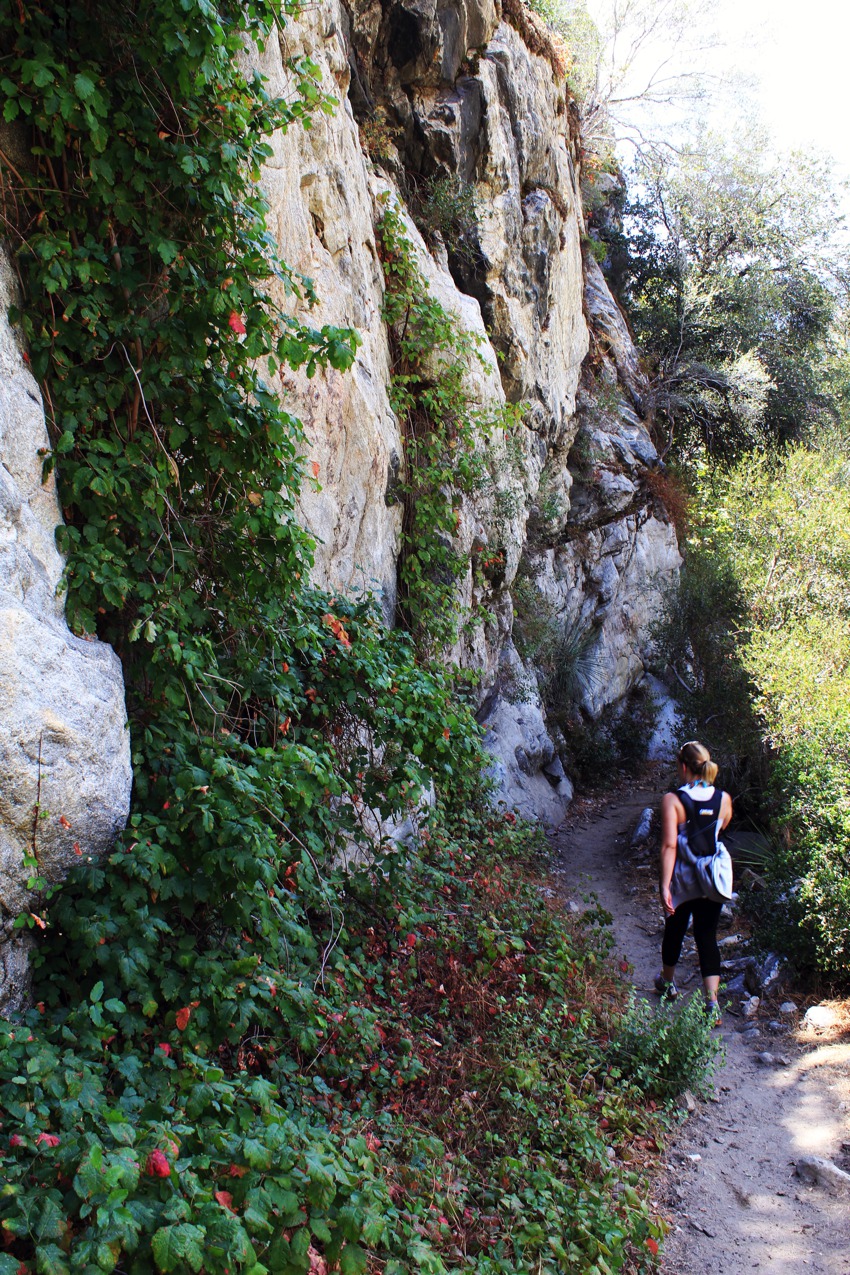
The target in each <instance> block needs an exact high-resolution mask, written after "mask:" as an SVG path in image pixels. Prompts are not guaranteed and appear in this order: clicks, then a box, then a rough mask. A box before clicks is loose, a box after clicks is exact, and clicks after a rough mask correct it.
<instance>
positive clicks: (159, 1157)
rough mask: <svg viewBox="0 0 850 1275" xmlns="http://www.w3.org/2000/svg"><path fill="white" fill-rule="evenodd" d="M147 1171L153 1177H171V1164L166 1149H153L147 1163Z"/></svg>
mask: <svg viewBox="0 0 850 1275" xmlns="http://www.w3.org/2000/svg"><path fill="white" fill-rule="evenodd" d="M145 1172H146V1173H147V1175H148V1177H151V1178H170V1177H171V1165H170V1164H169V1163H168V1156H167V1155H166V1154H165V1152H164V1151H151V1153H150V1155H149V1156H148V1158H147V1163H146V1164H145Z"/></svg>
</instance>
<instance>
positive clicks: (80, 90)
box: [74, 71, 95, 102]
mask: <svg viewBox="0 0 850 1275" xmlns="http://www.w3.org/2000/svg"><path fill="white" fill-rule="evenodd" d="M74 88H75V90H76V93H77V96H78V97H79V98H82V100H83V101H84V102H85V101H86V100H87V99H88V98H90V97H91V95H92V93H93V92H94V90H95V82H94V80H93V79H92V78H91V76H90V75H87V74H86V73H85V71H79V72H78V73H77V74H76V75H75V76H74Z"/></svg>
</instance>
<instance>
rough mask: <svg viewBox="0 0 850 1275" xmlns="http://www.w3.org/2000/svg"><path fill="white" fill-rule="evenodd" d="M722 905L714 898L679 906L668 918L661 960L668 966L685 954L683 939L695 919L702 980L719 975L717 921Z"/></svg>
mask: <svg viewBox="0 0 850 1275" xmlns="http://www.w3.org/2000/svg"><path fill="white" fill-rule="evenodd" d="M722 907H723V904H722V903H714V902H713V901H712V900H711V899H689V900H688V902H687V903H680V904H679V906H678V907H677V908H676V911H675V912H674V913H673V915H672V916H668V918H667V923H666V924H665V926H664V938H663V939H662V941H661V960H662V961H663V963H664V964H665V965H675V964H676V962H677V961H678V959H679V955H680V953H681V951H682V939H683V938H684V937H685V931H686V930H687V928H688V922H689V921H690V919H691V917H692V916H693V918H694V939H695V940H696V945H697V951H698V952H699V972H700V974H701V975H702V977H703V978H710V977H711V975H712V974H719V973H720V948H719V947H718V946H717V922H718V921H719V920H720V909H721V908H722Z"/></svg>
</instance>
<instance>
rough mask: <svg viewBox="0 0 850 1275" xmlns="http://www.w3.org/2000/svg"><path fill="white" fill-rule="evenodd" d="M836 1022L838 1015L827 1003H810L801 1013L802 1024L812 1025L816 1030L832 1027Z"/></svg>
mask: <svg viewBox="0 0 850 1275" xmlns="http://www.w3.org/2000/svg"><path fill="white" fill-rule="evenodd" d="M837 1022H838V1015H837V1014H836V1012H835V1010H834V1009H831V1008H830V1007H829V1005H812V1006H810V1008H809V1009H807V1010H806V1012H805V1014H804V1015H803V1024H804V1026H806V1027H813V1028H814V1029H815V1030H816V1031H824V1030H825V1029H826V1028H827V1027H834V1026H835V1024H836V1023H837Z"/></svg>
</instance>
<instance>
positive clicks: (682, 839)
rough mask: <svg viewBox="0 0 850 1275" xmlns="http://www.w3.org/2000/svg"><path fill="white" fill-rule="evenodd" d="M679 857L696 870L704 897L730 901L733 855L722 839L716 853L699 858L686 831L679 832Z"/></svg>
mask: <svg viewBox="0 0 850 1275" xmlns="http://www.w3.org/2000/svg"><path fill="white" fill-rule="evenodd" d="M676 854H677V858H680V859H683V860H684V861H685V863H687V864H688V865H689V866H690V867H691V868H692V869H693V872H694V875H695V876H696V879H697V881H698V882H699V885H700V889H701V890H702V893H703V897H704V898H706V899H711V900H712V901H713V902H714V903H728V902H729V901H730V899H731V898H732V857H731V855H730V854H729V851H728V850H727V849H726V847H725V846H724V844H723V842H722V841H718V843H717V849H716V850H715V852H714V854H707V855H703V857H702V858H697V856H696V855H695V854H694V852H693V850H692V849H691V847H690V845H689V844H688V838H687V837H686V836H685V834H684V833H679V841H678V847H677V851H676Z"/></svg>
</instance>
